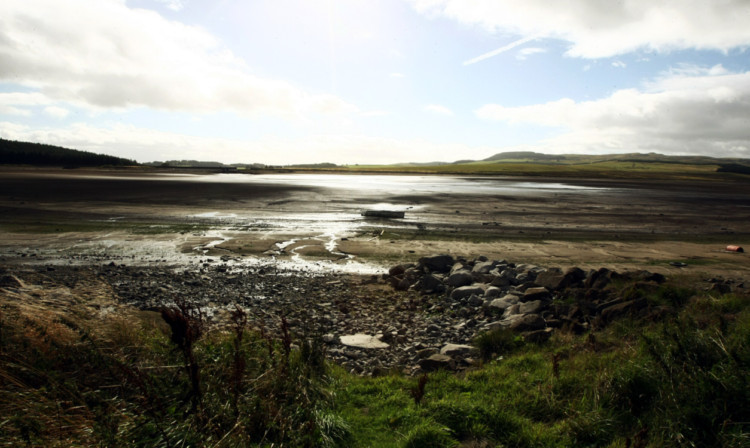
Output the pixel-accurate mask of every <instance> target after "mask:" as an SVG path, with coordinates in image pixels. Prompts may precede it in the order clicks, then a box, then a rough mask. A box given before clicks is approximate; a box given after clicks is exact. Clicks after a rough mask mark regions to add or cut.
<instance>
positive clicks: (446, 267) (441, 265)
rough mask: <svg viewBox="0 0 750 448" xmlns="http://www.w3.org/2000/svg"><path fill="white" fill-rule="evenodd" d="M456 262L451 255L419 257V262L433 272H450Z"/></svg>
mask: <svg viewBox="0 0 750 448" xmlns="http://www.w3.org/2000/svg"><path fill="white" fill-rule="evenodd" d="M455 262H456V261H455V260H454V259H453V256H451V255H435V256H432V257H422V258H420V259H419V264H420V265H421V266H424V267H426V268H427V269H429V270H430V271H431V272H443V273H447V272H450V270H451V268H452V267H453V265H454V264H455Z"/></svg>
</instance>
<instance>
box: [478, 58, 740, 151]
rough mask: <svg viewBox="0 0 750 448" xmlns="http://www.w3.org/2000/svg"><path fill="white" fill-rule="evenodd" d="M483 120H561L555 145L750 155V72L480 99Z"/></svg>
mask: <svg viewBox="0 0 750 448" xmlns="http://www.w3.org/2000/svg"><path fill="white" fill-rule="evenodd" d="M476 115H477V116H478V117H480V118H483V119H486V120H496V121H504V122H509V123H531V124H536V125H543V126H550V127H558V128H560V129H563V130H564V131H563V132H564V133H563V134H561V135H560V136H558V137H556V138H554V139H551V140H549V141H546V142H544V144H543V146H544V147H545V148H546V150H550V151H554V152H561V151H562V152H564V151H570V152H588V153H592V152H601V151H602V150H609V151H620V152H622V151H627V152H635V151H646V152H651V151H654V152H661V153H680V154H707V155H725V156H741V157H750V126H749V125H748V118H747V117H750V72H745V73H728V72H727V71H726V70H725V69H724V68H723V67H721V66H717V67H712V68H710V69H705V68H704V69H699V68H696V67H690V68H686V69H685V70H682V71H679V72H674V71H673V72H670V73H666V74H665V75H664V76H662V77H661V78H659V79H657V80H655V81H653V82H651V83H648V84H647V85H646V86H645V87H644V88H643V89H640V90H639V89H625V90H619V91H616V92H615V93H613V94H612V95H611V96H609V97H607V98H602V99H599V100H594V101H582V102H576V101H573V100H572V99H568V98H563V99H560V100H557V101H552V102H548V103H544V104H535V105H530V106H522V107H503V106H501V105H497V104H488V105H485V106H482V107H481V108H479V109H478V110H477V111H476Z"/></svg>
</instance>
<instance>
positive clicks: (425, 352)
mask: <svg viewBox="0 0 750 448" xmlns="http://www.w3.org/2000/svg"><path fill="white" fill-rule="evenodd" d="M437 353H439V352H438V349H436V348H434V347H430V348H423V349H422V350H419V351H417V353H416V355H415V356H416V358H417V359H425V358H429V357H430V356H432V355H435V354H437Z"/></svg>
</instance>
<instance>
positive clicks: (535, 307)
mask: <svg viewBox="0 0 750 448" xmlns="http://www.w3.org/2000/svg"><path fill="white" fill-rule="evenodd" d="M546 305H547V302H546V301H544V300H532V301H530V302H523V303H521V304H520V305H519V309H518V312H519V313H520V314H539V313H540V312H541V311H542V310H543V309H544V308H545V306H546Z"/></svg>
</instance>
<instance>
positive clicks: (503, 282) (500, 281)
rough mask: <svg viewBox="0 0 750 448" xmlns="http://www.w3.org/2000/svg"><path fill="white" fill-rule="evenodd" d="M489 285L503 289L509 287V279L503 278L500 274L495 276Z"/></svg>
mask: <svg viewBox="0 0 750 448" xmlns="http://www.w3.org/2000/svg"><path fill="white" fill-rule="evenodd" d="M490 285H491V286H496V287H498V288H504V287H506V286H510V279H508V278H505V277H503V275H502V274H500V275H496V276H495V277H494V278H493V279H492V281H491V282H490Z"/></svg>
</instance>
